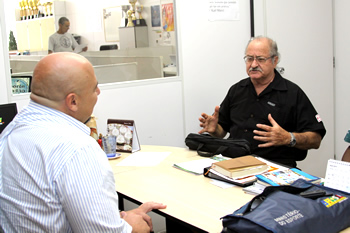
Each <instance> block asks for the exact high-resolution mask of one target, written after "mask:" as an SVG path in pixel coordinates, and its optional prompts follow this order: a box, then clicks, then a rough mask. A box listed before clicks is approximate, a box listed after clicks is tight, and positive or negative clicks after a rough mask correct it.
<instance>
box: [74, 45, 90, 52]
mask: <svg viewBox="0 0 350 233" xmlns="http://www.w3.org/2000/svg"><path fill="white" fill-rule="evenodd" d="M85 47H87V44H80V45H78V46H77V47H75V48H74V52H75V53H81V52H82V51H83V49H84V48H85Z"/></svg>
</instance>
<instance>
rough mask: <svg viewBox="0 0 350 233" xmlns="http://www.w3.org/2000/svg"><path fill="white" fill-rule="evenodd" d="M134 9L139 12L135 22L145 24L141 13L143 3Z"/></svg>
mask: <svg viewBox="0 0 350 233" xmlns="http://www.w3.org/2000/svg"><path fill="white" fill-rule="evenodd" d="M136 11H137V13H138V14H139V19H137V20H136V24H137V25H139V26H147V24H146V20H144V18H143V17H142V15H141V12H142V11H143V5H138V6H136Z"/></svg>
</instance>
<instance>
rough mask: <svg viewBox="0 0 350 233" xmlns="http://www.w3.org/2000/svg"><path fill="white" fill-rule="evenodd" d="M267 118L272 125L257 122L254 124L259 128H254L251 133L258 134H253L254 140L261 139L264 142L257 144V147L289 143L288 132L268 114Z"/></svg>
mask: <svg viewBox="0 0 350 233" xmlns="http://www.w3.org/2000/svg"><path fill="white" fill-rule="evenodd" d="M268 119H269V121H270V123H271V125H272V126H268V125H264V124H257V125H256V126H257V127H258V128H259V129H262V130H263V131H260V130H254V131H253V133H255V134H257V135H258V136H254V139H255V140H258V141H262V142H265V143H262V144H259V147H270V146H282V145H289V142H290V133H289V132H288V131H286V130H284V129H283V128H282V127H281V126H280V125H279V124H278V123H277V122H276V121H275V120H274V119H273V118H272V116H271V114H269V115H268Z"/></svg>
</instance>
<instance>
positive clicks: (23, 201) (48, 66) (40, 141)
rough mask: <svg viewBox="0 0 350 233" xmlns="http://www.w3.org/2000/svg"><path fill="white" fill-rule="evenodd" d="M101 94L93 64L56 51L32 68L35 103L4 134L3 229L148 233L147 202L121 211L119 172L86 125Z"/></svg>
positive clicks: (0, 148) (0, 158)
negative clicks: (117, 176)
mask: <svg viewBox="0 0 350 233" xmlns="http://www.w3.org/2000/svg"><path fill="white" fill-rule="evenodd" d="M99 94H100V89H99V88H98V83H97V80H96V77H95V74H94V70H93V67H92V66H91V64H90V63H89V61H87V60H86V59H85V58H84V57H82V56H80V55H77V54H74V53H56V54H52V55H48V56H46V57H44V58H43V59H42V60H40V61H39V63H38V64H37V66H36V67H35V69H34V73H33V80H32V93H31V95H30V98H31V101H30V103H29V105H28V106H27V107H26V108H25V109H23V110H22V111H21V112H20V113H19V114H17V116H16V117H15V119H14V120H13V121H12V122H11V123H10V124H9V125H8V126H7V127H6V129H5V130H4V131H3V133H2V134H1V136H0V203H1V205H0V225H1V226H2V228H3V229H4V231H5V232H150V230H151V229H152V221H151V218H150V217H149V216H148V215H147V213H148V212H149V211H151V210H152V209H161V208H165V207H166V206H165V205H163V204H160V203H155V202H147V203H144V204H143V205H141V206H140V207H139V208H137V209H134V210H131V211H127V212H119V209H118V196H117V194H116V191H115V181H114V175H113V172H112V170H111V167H110V165H109V163H108V159H107V157H106V155H105V153H104V152H103V151H102V150H101V148H100V147H99V145H98V144H97V143H96V141H95V140H94V139H93V138H92V137H90V136H89V133H90V129H89V128H88V127H87V126H86V125H85V124H84V123H85V122H87V121H88V120H89V118H90V116H91V114H92V112H93V108H94V106H95V104H96V102H97V96H98V95H99Z"/></svg>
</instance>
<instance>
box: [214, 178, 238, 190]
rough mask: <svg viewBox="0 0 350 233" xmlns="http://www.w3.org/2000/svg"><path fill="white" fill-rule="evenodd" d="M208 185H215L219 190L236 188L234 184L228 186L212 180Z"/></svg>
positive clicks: (222, 182)
mask: <svg viewBox="0 0 350 233" xmlns="http://www.w3.org/2000/svg"><path fill="white" fill-rule="evenodd" d="M210 183H211V184H213V185H216V186H218V187H220V188H223V189H227V188H231V187H234V186H236V185H234V184H229V183H227V182H224V181H220V180H214V179H212V180H211V182H210Z"/></svg>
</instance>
